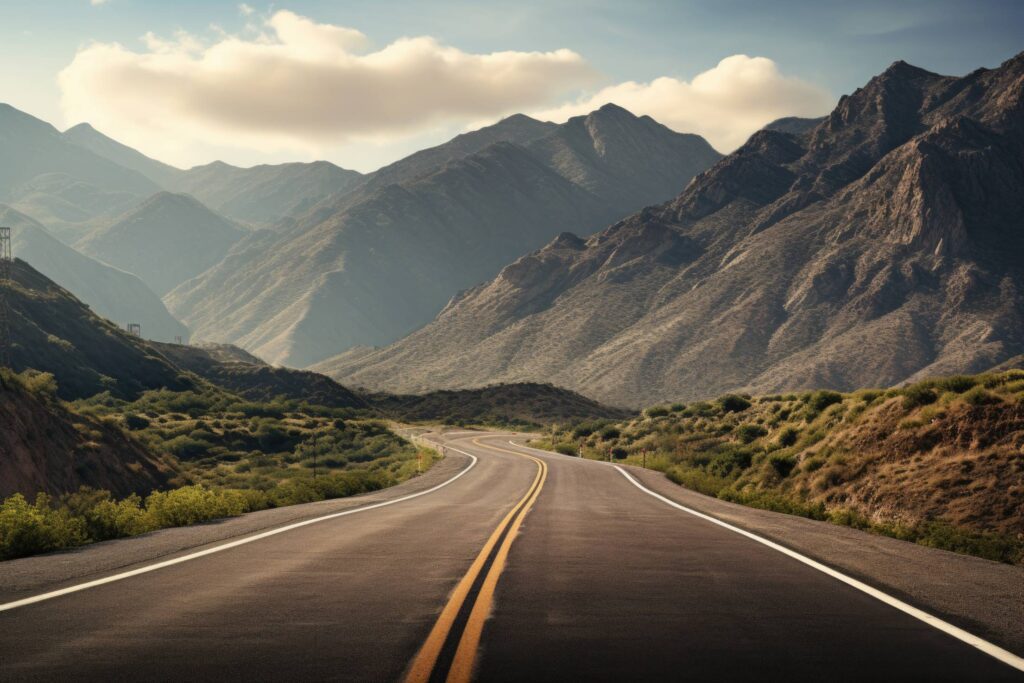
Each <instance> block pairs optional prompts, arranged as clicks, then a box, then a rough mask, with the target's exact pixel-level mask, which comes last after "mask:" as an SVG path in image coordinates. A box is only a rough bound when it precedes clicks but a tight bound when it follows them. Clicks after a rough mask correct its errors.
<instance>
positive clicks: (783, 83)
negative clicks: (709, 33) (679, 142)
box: [534, 55, 835, 152]
mask: <svg viewBox="0 0 1024 683" xmlns="http://www.w3.org/2000/svg"><path fill="white" fill-rule="evenodd" d="M608 102H614V103H615V104H618V105H620V106H622V107H625V108H626V109H628V110H630V111H632V112H633V113H634V114H637V115H638V116H639V115H643V114H647V115H649V116H651V117H652V118H653V119H655V120H656V121H658V122H660V123H663V124H665V125H666V126H668V127H669V128H672V129H673V130H677V131H680V132H685V133H697V134H699V135H703V136H704V137H705V138H707V140H708V141H709V142H710V143H711V144H712V145H714V146H715V147H716V148H717V149H718V150H719V151H722V152H730V151H732V150H734V149H735V148H736V147H738V146H739V145H741V144H743V142H744V141H745V140H746V139H747V138H748V137H749V136H750V134H751V133H753V132H754V131H756V130H757V129H759V128H761V127H763V126H764V125H765V124H766V123H769V122H771V121H774V120H775V119H778V118H781V117H783V116H820V115H822V114H825V113H827V112H828V111H829V110H830V109H831V108H832V107H833V106H834V105H835V98H833V97H832V96H831V95H830V94H829V93H828V92H826V91H825V90H823V89H821V88H819V87H817V86H814V85H811V84H810V83H806V82H804V81H801V80H798V79H796V78H792V77H787V76H784V75H782V74H781V73H780V72H779V70H778V67H777V66H776V65H775V62H773V61H772V60H770V59H768V58H766V57H748V56H747V55H733V56H731V57H726V58H725V59H723V60H722V61H720V62H719V63H718V65H717V66H715V67H714V68H712V69H709V70H707V71H705V72H703V73H701V74H699V75H697V76H695V77H694V78H693V79H692V80H690V81H689V82H687V81H683V80H679V79H677V78H670V77H662V78H656V79H654V80H653V81H651V82H649V83H637V82H634V81H627V82H625V83H619V84H618V85H612V86H608V87H606V88H603V89H602V90H600V91H599V92H597V93H596V94H594V95H590V96H587V97H585V98H583V99H581V100H579V101H577V102H573V103H571V104H566V105H562V106H559V107H555V108H553V109H544V110H540V111H537V112H535V113H534V115H535V116H538V117H540V118H545V119H548V120H552V121H564V120H566V119H567V118H569V117H570V116H576V115H579V114H586V113H588V112H591V111H593V110H595V109H597V108H598V107H600V106H601V105H603V104H607V103H608Z"/></svg>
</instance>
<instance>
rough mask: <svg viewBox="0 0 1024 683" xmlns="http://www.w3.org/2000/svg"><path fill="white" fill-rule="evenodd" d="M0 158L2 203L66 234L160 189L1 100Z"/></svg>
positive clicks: (73, 232)
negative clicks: (1, 163)
mask: <svg viewBox="0 0 1024 683" xmlns="http://www.w3.org/2000/svg"><path fill="white" fill-rule="evenodd" d="M0 158H2V159H3V160H4V164H3V165H2V166H0V202H4V203H6V204H9V205H11V206H13V207H14V208H16V209H18V210H19V211H24V212H25V213H27V214H28V215H30V216H33V217H35V218H36V219H37V220H40V221H43V223H44V224H45V225H48V226H50V227H51V228H53V229H54V230H55V231H57V233H58V235H59V236H62V237H73V236H77V235H80V234H81V233H82V232H83V231H84V230H87V229H88V227H89V225H88V223H89V221H90V220H92V219H94V218H97V217H101V216H105V215H109V214H111V213H116V212H118V211H123V210H125V209H126V208H127V207H128V206H130V205H131V204H133V203H135V202H137V201H139V199H141V198H142V197H144V196H147V195H149V194H152V193H153V192H155V191H157V190H158V189H159V188H158V187H157V186H156V184H154V183H153V182H152V181H150V180H149V179H148V178H146V177H145V176H143V175H141V174H139V173H137V172H135V171H132V170H130V169H128V168H124V167H122V166H119V165H117V164H116V163H114V162H112V161H110V160H109V159H106V158H104V157H102V156H99V155H97V154H95V153H93V152H91V151H90V150H88V149H86V148H83V147H81V146H79V145H77V144H75V143H73V142H71V141H70V140H67V139H65V137H64V136H63V135H61V133H60V132H59V131H58V130H57V129H56V128H54V127H53V126H51V125H50V124H48V123H46V122H44V121H40V120H39V119H37V118H35V117H33V116H29V115H28V114H25V113H24V112H21V111H19V110H17V109H15V108H13V107H11V106H9V105H6V104H0ZM83 224H84V226H83Z"/></svg>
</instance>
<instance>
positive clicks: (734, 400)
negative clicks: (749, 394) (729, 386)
mask: <svg viewBox="0 0 1024 683" xmlns="http://www.w3.org/2000/svg"><path fill="white" fill-rule="evenodd" d="M718 404H719V405H720V406H722V410H724V411H725V412H727V413H740V412H743V411H744V410H746V409H747V408H749V407H750V401H748V400H747V399H745V398H743V397H742V396H737V395H736V394H726V395H725V396H722V397H721V398H720V399H718Z"/></svg>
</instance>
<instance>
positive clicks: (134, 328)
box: [128, 323, 142, 337]
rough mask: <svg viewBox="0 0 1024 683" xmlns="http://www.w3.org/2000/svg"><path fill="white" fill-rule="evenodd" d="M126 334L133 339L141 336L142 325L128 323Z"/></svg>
mask: <svg viewBox="0 0 1024 683" xmlns="http://www.w3.org/2000/svg"><path fill="white" fill-rule="evenodd" d="M128 334H130V335H131V336H133V337H141V336H142V325H140V324H139V323H128Z"/></svg>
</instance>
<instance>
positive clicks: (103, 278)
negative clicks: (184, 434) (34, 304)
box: [0, 204, 188, 341]
mask: <svg viewBox="0 0 1024 683" xmlns="http://www.w3.org/2000/svg"><path fill="white" fill-rule="evenodd" d="M0 225H6V226H9V227H11V228H12V233H13V239H12V248H13V251H14V254H15V255H16V256H17V257H18V258H21V259H23V260H25V261H27V262H28V263H29V264H30V265H31V266H32V267H33V268H35V269H36V270H38V271H39V272H41V273H42V274H43V275H45V276H47V277H48V278H50V279H51V280H53V281H55V282H56V283H57V284H59V285H60V286H62V287H64V288H65V289H67V290H69V291H70V292H71V293H72V294H74V295H75V296H76V297H78V298H79V299H81V300H82V301H84V302H85V303H87V304H88V305H89V306H90V307H91V308H92V309H93V310H94V311H96V313H98V314H99V315H101V316H103V317H104V318H108V319H110V320H112V321H114V322H116V323H118V324H121V325H125V324H127V323H129V322H133V323H139V324H140V325H142V334H143V336H144V337H145V338H147V339H157V340H160V341H174V338H175V337H182V338H183V339H188V330H187V329H186V328H185V326H184V325H182V324H181V323H180V322H178V321H177V320H175V319H174V318H173V317H172V316H171V314H170V313H168V312H167V309H166V308H165V307H164V304H163V302H162V301H160V297H158V296H157V295H156V294H154V293H153V291H152V290H151V289H150V288H149V287H147V286H146V284H145V283H144V282H142V281H141V280H140V279H139V278H137V277H136V276H134V275H132V274H130V273H126V272H124V271H122V270H118V269H117V268H114V267H112V266H108V265H106V264H105V263H100V262H99V261H97V260H95V259H92V258H90V257H88V256H86V255H85V254H82V253H81V252H78V251H75V250H74V249H72V248H71V247H69V246H67V245H66V244H64V243H63V242H61V241H60V240H58V239H57V238H56V237H54V236H53V235H51V234H49V233H48V232H47V231H46V229H45V228H44V227H43V226H42V225H40V224H39V223H37V222H36V221H34V220H32V219H31V218H29V217H28V216H26V215H24V214H22V213H19V212H17V211H15V210H14V209H12V208H10V207H9V206H5V205H3V204H0Z"/></svg>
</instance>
